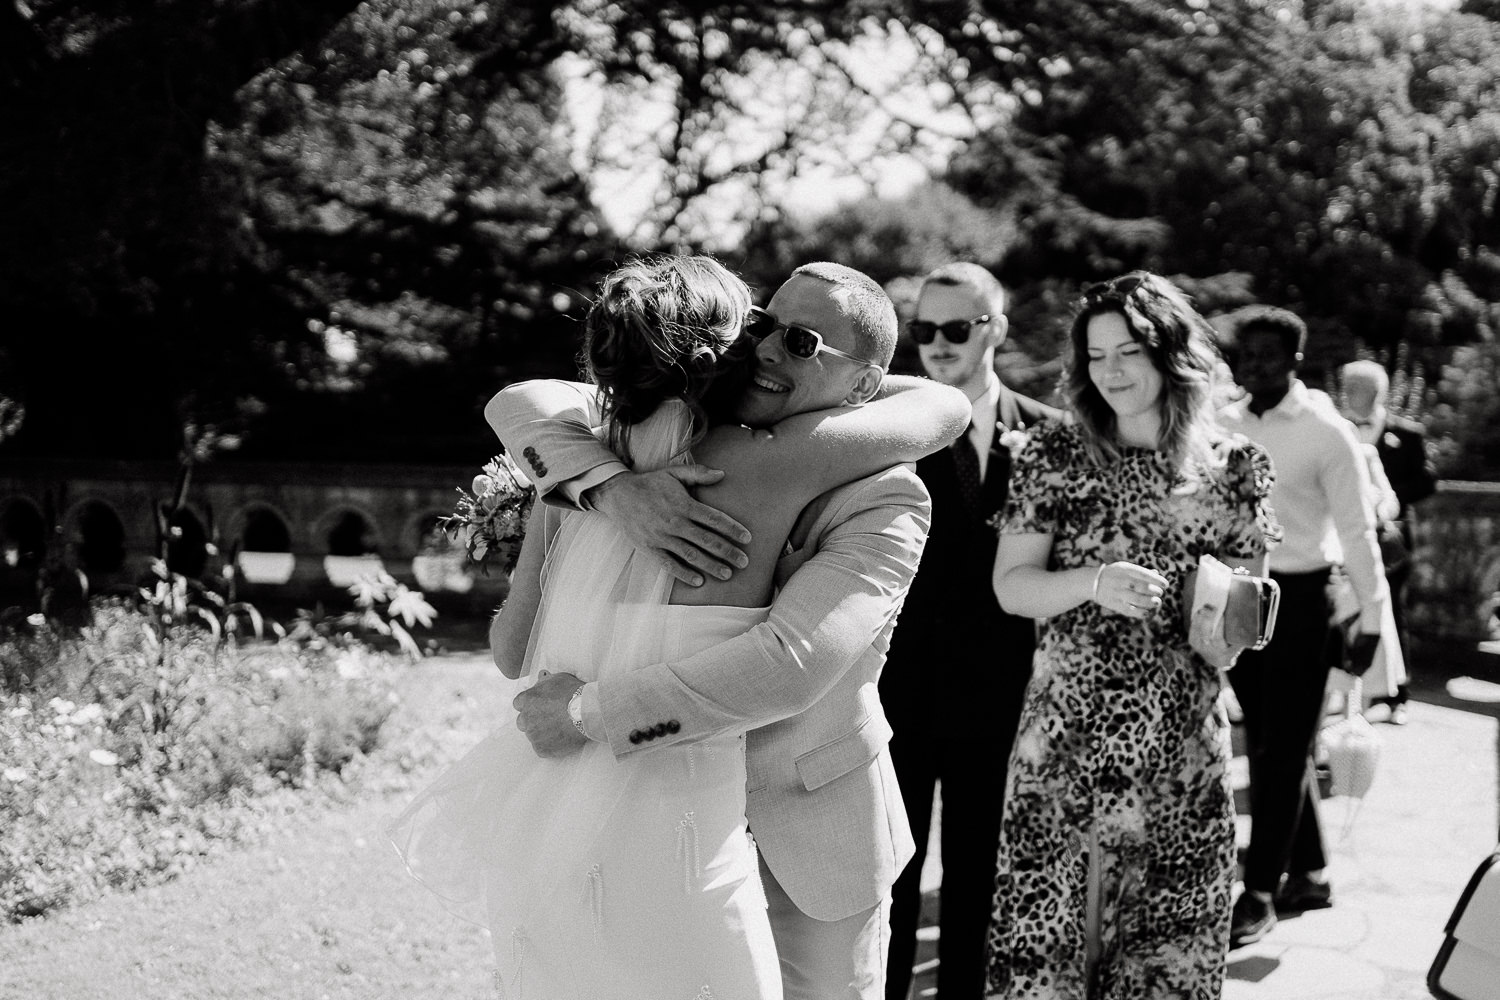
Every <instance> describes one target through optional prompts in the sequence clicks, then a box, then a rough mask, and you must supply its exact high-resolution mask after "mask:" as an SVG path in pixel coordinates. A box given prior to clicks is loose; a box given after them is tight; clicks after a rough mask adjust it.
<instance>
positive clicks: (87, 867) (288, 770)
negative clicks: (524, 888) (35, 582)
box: [0, 601, 396, 920]
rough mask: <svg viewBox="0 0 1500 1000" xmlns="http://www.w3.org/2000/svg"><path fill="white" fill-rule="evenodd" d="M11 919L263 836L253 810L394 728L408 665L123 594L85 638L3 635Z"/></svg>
mask: <svg viewBox="0 0 1500 1000" xmlns="http://www.w3.org/2000/svg"><path fill="white" fill-rule="evenodd" d="M0 662H5V663H14V662H25V663H28V664H30V665H31V667H32V669H30V670H28V671H27V672H26V674H25V681H24V686H23V687H21V688H19V689H15V688H12V689H10V690H5V689H0V747H4V750H5V754H4V760H5V766H4V769H3V771H0V919H8V920H16V919H20V918H23V917H28V916H35V915H38V914H41V913H45V912H47V911H48V910H51V909H54V908H56V907H58V906H61V905H65V904H66V903H68V902H71V901H73V900H77V899H81V898H87V897H89V896H92V895H95V894H97V893H99V892H101V891H103V890H105V889H106V888H111V887H116V888H118V887H130V886H136V885H144V884H149V883H151V882H156V881H160V880H162V879H164V878H170V877H172V876H173V875H175V874H177V873H179V872H181V871H183V870H184V869H186V868H187V867H190V866H191V865H193V864H194V863H196V861H197V860H198V859H200V858H201V857H203V856H204V855H206V854H209V853H211V852H212V851H213V850H215V849H216V845H220V844H225V843H234V842H237V841H241V840H245V839H248V838H255V837H258V836H259V835H260V834H261V833H262V832H264V830H265V829H266V826H267V824H266V818H265V816H264V815H263V813H262V812H261V811H260V809H259V808H258V807H257V806H256V805H255V803H256V801H257V800H263V799H264V798H265V797H266V796H268V795H270V794H272V793H274V792H275V791H276V790H277V789H279V788H291V787H297V788H307V787H313V786H316V785H318V784H320V783H323V782H326V781H329V780H332V779H334V778H336V777H337V776H339V775H341V774H345V772H350V773H352V772H351V767H352V766H353V765H355V764H356V763H357V762H358V761H360V760H362V759H363V758H364V757H365V756H366V755H368V754H370V753H372V752H373V751H374V750H375V748H376V747H377V745H378V744H379V742H380V740H381V734H382V728H383V727H384V725H385V722H386V720H387V718H388V717H389V716H390V713H391V712H392V710H393V709H394V707H395V699H394V694H393V681H394V677H395V674H394V673H393V671H394V670H395V669H396V667H395V664H394V662H393V661H392V660H390V659H389V658H388V657H386V656H384V655H382V654H378V653H375V652H373V651H372V650H370V649H368V648H367V647H353V646H347V647H332V646H329V647H323V648H314V647H312V646H308V645H298V644H295V643H290V642H281V643H275V644H255V645H249V646H237V645H225V644H223V643H220V642H218V641H216V640H215V638H214V637H213V635H212V633H210V632H209V631H207V630H204V629H200V628H196V627H192V626H189V625H184V624H178V623H173V624H169V625H166V626H165V628H163V624H162V621H161V619H160V618H159V617H154V616H153V615H152V614H150V613H149V612H145V611H138V610H134V609H132V608H130V607H129V606H128V605H126V604H124V603H122V602H118V601H116V602H104V603H100V604H96V606H95V608H94V620H93V623H92V624H90V625H88V626H86V627H85V628H84V629H82V630H81V632H80V633H79V634H77V635H76V636H74V635H65V634H61V633H58V632H56V631H54V630H53V629H52V628H51V626H50V625H49V624H48V623H47V622H46V621H45V620H44V619H42V617H41V616H40V615H38V616H35V619H34V620H33V621H31V622H28V623H26V625H25V627H23V628H22V629H20V630H19V631H14V632H12V633H11V634H8V635H5V636H0Z"/></svg>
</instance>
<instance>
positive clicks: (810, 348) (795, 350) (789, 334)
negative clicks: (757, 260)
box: [741, 306, 879, 368]
mask: <svg viewBox="0 0 1500 1000" xmlns="http://www.w3.org/2000/svg"><path fill="white" fill-rule="evenodd" d="M741 329H742V330H744V332H745V333H746V334H747V335H748V336H750V337H753V338H754V339H756V340H765V339H766V338H767V337H769V336H771V335H772V334H774V333H776V332H777V331H778V330H780V331H781V346H782V348H783V349H784V350H785V351H786V352H787V353H788V354H790V355H791V356H792V357H794V358H797V359H799V360H802V361H811V360H812V359H813V358H815V357H817V356H818V352H819V351H821V352H823V353H824V354H832V355H833V356H834V357H836V358H844V359H846V360H848V361H853V362H854V363H855V364H860V365H870V366H871V367H875V368H878V367H879V365H876V364H875V362H873V361H866V360H865V359H864V358H856V357H855V356H854V355H852V354H845V353H844V352H843V351H841V350H839V349H838V348H836V347H829V346H828V345H827V344H825V343H823V335H822V334H821V333H819V332H818V331H816V330H809V329H808V328H807V327H805V326H798V325H797V324H795V323H783V322H781V321H780V320H778V319H777V318H776V317H775V316H772V315H771V314H770V313H768V312H766V311H765V310H764V309H761V308H760V307H759V306H751V307H750V312H749V314H748V315H746V316H745V325H744V326H743V327H742V328H741Z"/></svg>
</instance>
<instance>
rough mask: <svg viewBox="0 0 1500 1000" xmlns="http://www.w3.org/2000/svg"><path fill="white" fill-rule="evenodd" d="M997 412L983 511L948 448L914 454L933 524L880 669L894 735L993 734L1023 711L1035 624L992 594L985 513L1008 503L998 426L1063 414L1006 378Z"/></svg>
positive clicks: (990, 531)
mask: <svg viewBox="0 0 1500 1000" xmlns="http://www.w3.org/2000/svg"><path fill="white" fill-rule="evenodd" d="M996 415H997V417H998V419H999V424H1000V426H998V427H997V428H996V429H995V438H994V442H993V443H992V444H991V446H990V456H989V461H988V464H987V465H986V468H985V477H984V483H983V491H982V496H983V502H982V504H981V509H980V510H979V511H970V510H967V509H966V508H965V505H964V502H963V498H962V497H961V495H960V494H959V490H958V475H957V472H956V471H955V470H954V466H953V450H952V448H944V449H943V450H942V451H939V452H936V453H934V454H932V455H928V456H927V457H926V458H924V459H922V460H921V461H919V462H918V463H917V475H918V476H920V477H921V479H922V482H923V483H925V484H926V485H927V490H928V492H929V493H931V494H932V527H931V528H930V529H929V531H928V535H927V548H926V549H925V550H924V552H923V554H922V561H921V563H920V565H919V566H918V567H917V576H916V579H915V580H913V581H912V586H911V591H910V593H908V594H907V597H906V605H905V606H904V607H903V608H902V611H901V615H900V617H899V618H898V619H897V622H896V631H895V633H894V634H893V635H892V637H891V649H890V653H889V654H888V656H887V658H886V667H885V672H884V673H883V674H882V675H881V678H880V693H881V702H882V703H883V704H884V705H885V706H886V714H887V716H888V718H889V719H890V722H891V726H892V728H893V729H894V730H895V733H896V736H897V737H898V738H899V737H901V736H902V735H903V734H907V733H917V734H925V735H938V734H943V735H949V736H955V737H974V738H981V739H983V738H992V734H994V733H995V732H996V731H997V725H999V724H1004V725H1005V726H1008V727H1009V728H1008V729H1006V730H1002V731H1004V732H1011V733H1013V732H1014V726H1015V719H1016V718H1017V717H1018V716H1019V714H1020V710H1021V700H1022V698H1023V697H1024V695H1025V693H1026V682H1027V680H1028V679H1029V678H1030V677H1031V656H1032V653H1033V652H1034V651H1035V648H1036V626H1035V623H1034V622H1033V621H1032V620H1031V619H1030V618H1018V617H1016V616H1015V615H1010V614H1006V613H1005V612H1004V611H1001V610H1000V605H999V603H998V602H997V601H996V600H995V590H994V587H993V585H992V583H991V576H992V574H993V572H994V567H995V548H996V545H997V543H998V541H999V536H998V535H997V534H996V532H995V529H994V528H992V527H989V526H988V525H987V524H986V522H987V521H989V520H990V519H991V518H992V517H994V516H995V515H996V514H999V513H1001V512H1002V511H1003V510H1004V508H1005V498H1006V494H1007V492H1008V488H1009V485H1010V465H1011V455H1010V449H1009V448H1008V447H1007V446H1005V445H1003V444H1001V443H1000V436H1001V434H1003V433H1004V432H1005V430H1006V429H1007V428H1010V429H1017V428H1021V427H1031V426H1033V425H1034V424H1036V423H1037V422H1038V421H1040V420H1044V419H1049V418H1050V419H1057V418H1060V417H1061V414H1060V412H1059V411H1057V410H1055V409H1053V408H1052V407H1050V406H1046V405H1045V404H1042V403H1038V402H1037V401H1036V400H1034V399H1028V398H1027V397H1025V396H1021V395H1018V394H1016V393H1014V392H1011V391H1010V389H1008V388H1006V387H1004V386H1001V389H1000V399H999V401H998V406H997V408H996Z"/></svg>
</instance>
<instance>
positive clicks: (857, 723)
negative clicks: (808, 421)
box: [485, 382, 930, 920]
mask: <svg viewBox="0 0 1500 1000" xmlns="http://www.w3.org/2000/svg"><path fill="white" fill-rule="evenodd" d="M485 415H486V418H487V419H488V420H489V422H490V425H491V426H492V427H493V428H495V430H496V432H497V433H498V434H499V435H500V438H501V441H502V442H503V443H504V444H505V447H506V449H507V450H508V451H510V452H512V453H513V454H516V455H518V456H523V458H522V467H523V468H527V467H528V466H529V467H530V471H531V473H532V474H533V477H534V480H535V482H536V485H537V488H538V490H539V492H540V494H541V495H542V496H544V497H552V498H553V499H554V500H555V497H554V496H553V492H554V488H555V487H557V486H559V485H560V484H562V483H564V482H567V481H568V480H571V479H575V478H577V477H579V476H582V475H584V474H585V473H586V472H588V471H589V470H591V469H593V468H596V467H598V466H600V465H602V464H608V463H610V462H613V461H615V458H614V456H613V454H612V453H610V452H609V451H608V450H607V449H606V448H604V446H603V445H602V444H600V443H599V441H598V440H597V438H596V437H595V436H594V434H593V431H592V426H593V422H594V420H595V417H596V409H595V408H594V405H593V397H592V393H590V392H587V391H586V390H585V391H579V390H578V389H577V388H573V389H568V388H567V387H566V386H564V385H563V384H560V383H548V382H524V383H519V384H517V385H513V386H510V387H508V388H506V389H505V390H503V391H502V392H501V393H499V394H498V395H497V396H496V397H495V398H494V399H492V400H491V401H490V404H489V406H487V407H486V409H485ZM929 516H930V502H929V500H928V496H927V491H926V489H925V488H924V487H923V485H922V483H921V480H919V479H918V478H917V477H916V475H915V474H914V473H913V472H912V471H911V470H910V469H909V468H906V467H901V466H897V467H893V468H891V469H887V470H886V471H884V472H881V473H878V474H876V475H873V476H869V477H867V478H865V479H861V480H859V481H857V482H854V483H850V484H848V485H845V486H842V487H839V488H837V489H835V490H831V491H829V492H828V493H825V494H823V496H821V497H819V498H818V499H817V500H816V501H814V503H813V504H811V505H809V507H808V508H807V510H806V511H804V513H803V516H802V518H801V519H800V520H799V521H798V523H797V526H796V528H795V530H794V533H793V536H792V538H791V539H789V540H788V547H787V552H786V554H785V555H784V556H783V557H782V559H781V561H780V562H779V564H778V565H777V570H776V580H777V584H778V586H779V588H780V589H779V590H778V592H777V594H776V598H775V601H774V603H773V604H772V606H771V611H770V614H769V617H768V618H767V620H766V621H765V622H763V623H761V624H759V625H757V626H755V627H754V628H752V629H751V630H750V631H748V632H747V633H745V634H744V635H742V636H739V637H737V638H735V639H732V640H730V641H728V642H725V643H721V644H720V645H718V646H715V647H713V648H711V649H709V650H706V651H704V652H701V653H698V654H696V655H694V656H691V657H688V658H687V659H684V660H681V661H678V662H672V663H658V664H652V665H649V666H646V667H643V668H641V669H639V670H634V671H631V672H630V673H628V674H625V675H621V676H615V677H611V678H609V679H607V680H605V681H602V682H600V684H599V695H600V704H601V706H602V709H603V714H604V720H605V728H606V730H607V735H608V739H609V743H610V747H611V749H612V750H613V751H614V753H615V755H616V756H618V757H623V756H625V755H627V754H631V753H640V752H648V751H649V750H651V749H654V748H656V747H661V746H669V745H672V744H675V743H682V742H687V741H692V740H699V739H703V738H705V737H709V736H713V735H716V734H719V733H723V732H731V731H735V730H744V729H749V730H750V731H749V732H748V734H747V736H746V755H747V770H748V781H747V793H748V795H747V806H746V812H747V815H748V817H749V821H750V828H751V830H752V831H753V833H754V834H755V839H756V842H757V844H758V845H759V848H760V851H761V855H762V856H763V857H764V859H765V861H766V864H767V865H768V866H769V867H770V869H771V871H772V872H773V873H774V874H775V875H776V878H777V881H779V882H780V883H781V885H782V887H783V888H784V889H786V891H787V894H788V895H789V896H790V897H791V899H792V901H793V902H794V903H796V905H797V906H798V908H799V909H801V910H802V911H803V912H804V913H806V914H808V915H809V916H812V917H814V918H817V919H820V920H838V919H842V918H844V917H847V916H850V915H852V914H855V913H858V912H860V911H862V910H867V909H869V908H870V907H872V906H874V905H876V904H877V903H879V902H880V901H881V900H882V899H884V898H885V896H886V895H887V893H888V892H889V890H890V886H891V884H892V883H893V882H894V881H895V879H896V876H897V875H898V874H900V871H901V869H902V867H903V866H904V865H905V864H906V862H907V861H908V860H909V859H910V858H911V856H912V854H913V852H914V848H915V845H914V843H913V841H912V836H911V830H910V827H909V826H908V824H907V820H906V810H905V807H904V805H903V803H902V801H901V793H900V790H899V789H898V787H897V784H896V778H895V773H894V771H893V769H892V766H891V761H890V753H889V751H888V750H887V743H888V742H889V740H890V736H891V728H890V725H889V723H888V722H887V721H886V717H885V714H884V712H883V710H882V708H881V703H880V696H879V691H878V681H879V676H880V670H881V667H882V665H883V664H884V662H885V654H886V651H887V650H888V649H889V645H890V636H891V630H892V628H893V627H894V625H895V621H896V615H897V613H898V612H899V610H900V608H901V603H902V601H903V599H904V598H905V596H906V592H907V589H908V587H909V586H910V584H911V580H912V576H913V575H914V574H915V572H916V567H917V561H918V559H919V558H920V557H921V553H922V546H923V543H924V541H925V539H926V536H927V528H928V523H929ZM646 733H649V734H650V738H642V734H646ZM632 737H636V738H635V739H632Z"/></svg>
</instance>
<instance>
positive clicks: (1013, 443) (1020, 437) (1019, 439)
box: [1000, 424, 1028, 458]
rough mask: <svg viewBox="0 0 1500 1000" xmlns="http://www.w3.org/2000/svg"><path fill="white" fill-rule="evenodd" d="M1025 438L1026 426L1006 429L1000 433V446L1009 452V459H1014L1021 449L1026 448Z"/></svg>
mask: <svg viewBox="0 0 1500 1000" xmlns="http://www.w3.org/2000/svg"><path fill="white" fill-rule="evenodd" d="M1027 437H1028V435H1027V433H1026V426H1025V425H1024V424H1022V425H1021V426H1019V427H1007V428H1006V429H1005V430H1003V431H1001V432H1000V444H1002V445H1003V446H1004V447H1005V449H1006V450H1007V451H1009V452H1010V457H1011V458H1015V457H1016V455H1018V454H1020V451H1021V449H1022V448H1024V447H1025V446H1026V440H1027Z"/></svg>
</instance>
